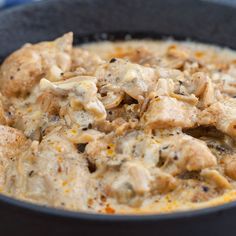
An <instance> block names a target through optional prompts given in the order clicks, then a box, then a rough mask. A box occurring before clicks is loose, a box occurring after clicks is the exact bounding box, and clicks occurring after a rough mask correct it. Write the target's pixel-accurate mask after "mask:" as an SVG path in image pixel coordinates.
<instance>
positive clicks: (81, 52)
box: [72, 48, 105, 75]
mask: <svg viewBox="0 0 236 236" xmlns="http://www.w3.org/2000/svg"><path fill="white" fill-rule="evenodd" d="M103 63H105V61H103V60H102V59H101V58H100V57H99V56H98V55H96V54H93V53H91V52H88V51H86V50H85V49H81V48H73V50H72V70H78V69H81V68H82V69H84V70H85V73H84V74H86V75H94V73H95V71H96V69H97V67H98V66H99V65H101V64H103Z"/></svg>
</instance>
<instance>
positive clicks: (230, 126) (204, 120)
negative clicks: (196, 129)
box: [198, 98, 236, 137]
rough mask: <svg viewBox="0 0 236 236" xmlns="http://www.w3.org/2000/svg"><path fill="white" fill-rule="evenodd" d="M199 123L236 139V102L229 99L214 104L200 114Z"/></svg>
mask: <svg viewBox="0 0 236 236" xmlns="http://www.w3.org/2000/svg"><path fill="white" fill-rule="evenodd" d="M198 122H199V124H201V125H208V126H209V125H212V126H215V127H216V128H217V129H219V130H220V131H222V132H224V133H226V134H228V135H230V136H232V137H236V100H235V99H234V98H229V99H225V100H223V101H219V102H216V103H214V104H212V105H211V106H210V107H208V108H206V109H205V110H203V111H202V112H201V113H200V115H199V121H198Z"/></svg>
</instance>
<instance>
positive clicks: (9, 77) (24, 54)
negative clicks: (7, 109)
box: [0, 33, 72, 97]
mask: <svg viewBox="0 0 236 236" xmlns="http://www.w3.org/2000/svg"><path fill="white" fill-rule="evenodd" d="M71 50H72V33H68V34H65V35H64V36H63V37H61V38H58V39H57V40H55V41H53V42H43V43H38V44H35V45H30V44H27V45H26V46H24V47H23V48H21V49H19V50H18V51H16V52H14V53H13V54H11V55H10V56H9V57H8V58H7V59H6V60H5V61H4V63H3V64H2V66H1V68H0V91H1V92H2V94H3V95H5V96H8V97H17V96H19V95H22V96H25V95H27V94H28V93H30V92H31V90H32V88H33V87H34V86H35V85H36V84H37V83H38V82H39V80H40V79H41V78H42V77H45V76H46V78H47V79H49V80H52V81H54V80H58V79H60V78H61V73H63V72H65V71H67V70H69V69H70V67H71V56H70V54H71Z"/></svg>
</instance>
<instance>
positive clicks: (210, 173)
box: [201, 169, 231, 189]
mask: <svg viewBox="0 0 236 236" xmlns="http://www.w3.org/2000/svg"><path fill="white" fill-rule="evenodd" d="M201 176H203V177H204V178H205V179H206V181H208V182H209V183H210V184H212V183H213V184H215V185H216V186H217V187H219V188H222V189H229V188H231V185H230V183H229V181H228V180H227V179H226V178H225V177H224V176H223V175H221V174H220V173H219V172H218V171H217V170H209V169H205V170H202V171H201Z"/></svg>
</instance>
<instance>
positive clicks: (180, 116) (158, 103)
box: [142, 96, 199, 129]
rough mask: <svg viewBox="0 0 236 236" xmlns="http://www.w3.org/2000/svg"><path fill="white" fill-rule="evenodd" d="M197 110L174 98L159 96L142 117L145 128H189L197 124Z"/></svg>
mask: <svg viewBox="0 0 236 236" xmlns="http://www.w3.org/2000/svg"><path fill="white" fill-rule="evenodd" d="M198 112H199V111H198V109H197V108H196V107H195V106H192V105H190V104H188V103H186V102H182V101H178V100H177V99H175V98H171V97H165V96H160V97H158V98H155V99H153V100H152V101H151V102H150V104H149V107H148V109H147V112H145V113H144V115H143V117H142V123H143V125H144V126H145V127H146V128H150V129H156V128H169V127H181V128H190V127H194V126H195V125H196V124H197V115H198Z"/></svg>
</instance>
